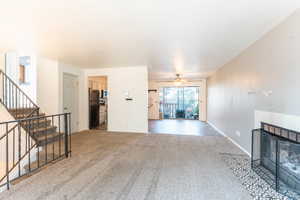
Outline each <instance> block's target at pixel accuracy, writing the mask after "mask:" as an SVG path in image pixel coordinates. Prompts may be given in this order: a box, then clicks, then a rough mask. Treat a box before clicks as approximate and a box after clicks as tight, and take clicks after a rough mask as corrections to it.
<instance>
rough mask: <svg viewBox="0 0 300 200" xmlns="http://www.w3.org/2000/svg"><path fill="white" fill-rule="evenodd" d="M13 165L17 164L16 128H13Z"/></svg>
mask: <svg viewBox="0 0 300 200" xmlns="http://www.w3.org/2000/svg"><path fill="white" fill-rule="evenodd" d="M13 165H15V128H14V129H13Z"/></svg>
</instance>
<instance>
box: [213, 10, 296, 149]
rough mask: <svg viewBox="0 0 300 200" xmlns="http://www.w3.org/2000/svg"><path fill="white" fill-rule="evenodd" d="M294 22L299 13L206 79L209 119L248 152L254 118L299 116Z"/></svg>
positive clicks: (284, 118)
mask: <svg viewBox="0 0 300 200" xmlns="http://www.w3.org/2000/svg"><path fill="white" fill-rule="evenodd" d="M299 21H300V10H298V11H297V12H296V13H294V14H293V15H292V16H290V17H289V18H287V19H286V20H285V21H284V22H283V23H282V24H280V25H279V26H277V27H276V28H275V29H274V30H272V31H271V32H269V33H268V34H266V35H265V36H264V37H262V38H261V39H260V40H258V41H257V42H255V43H254V44H253V45H252V46H250V47H249V48H248V49H246V50H245V51H244V52H243V53H242V54H241V55H239V56H237V57H236V58H235V59H233V60H232V61H230V62H229V63H228V64H226V65H225V66H223V67H222V68H221V69H220V70H219V71H217V72H216V73H215V74H214V75H213V76H212V77H210V78H209V79H208V120H209V121H210V122H211V123H212V124H213V125H215V126H216V127H217V128H218V129H220V130H221V131H222V132H224V133H225V134H226V135H227V136H229V137H230V138H231V139H232V140H234V141H235V142H236V143H237V144H239V145H240V146H241V147H243V148H244V149H245V150H246V151H248V152H250V150H251V129H253V128H254V127H255V126H254V124H255V123H256V124H257V122H255V118H256V120H258V119H260V120H267V121H268V122H270V123H272V122H274V123H279V122H280V121H278V119H281V120H283V121H286V120H291V119H293V117H285V116H284V117H283V116H282V117H278V113H279V114H281V115H282V114H283V115H293V116H300V107H299V99H300V95H299V88H300V79H299V74H300V56H299V52H300V45H299V44H300V26H299ZM269 91H272V92H269ZM257 110H259V111H263V112H266V113H267V114H266V113H260V114H257V113H256V116H255V111H257ZM270 113H271V114H270ZM274 113H275V114H274ZM283 121H282V122H280V123H279V125H280V124H289V123H286V122H284V123H283ZM292 123H295V120H293V121H292ZM286 128H293V126H290V127H286ZM238 132H240V134H238Z"/></svg>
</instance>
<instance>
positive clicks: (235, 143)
mask: <svg viewBox="0 0 300 200" xmlns="http://www.w3.org/2000/svg"><path fill="white" fill-rule="evenodd" d="M207 123H208V124H209V125H210V126H211V127H213V128H214V129H215V130H216V131H217V132H218V133H220V134H221V135H223V136H224V137H225V138H227V139H228V140H229V141H230V142H232V143H233V144H234V145H235V146H237V147H238V148H239V149H241V150H242V151H243V152H244V153H246V154H247V155H248V156H249V157H250V158H251V154H250V153H249V152H248V151H247V150H246V149H244V148H243V147H242V146H241V145H239V144H238V143H237V142H236V141H234V140H233V139H232V138H231V137H229V136H227V135H226V134H225V133H224V132H223V131H221V129H219V128H218V127H216V126H215V125H214V124H213V123H211V122H210V121H208V120H207Z"/></svg>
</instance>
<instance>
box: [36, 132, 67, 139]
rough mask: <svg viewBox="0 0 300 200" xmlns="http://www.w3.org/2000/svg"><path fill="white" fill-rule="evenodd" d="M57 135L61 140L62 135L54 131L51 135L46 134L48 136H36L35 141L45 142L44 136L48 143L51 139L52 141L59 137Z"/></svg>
mask: <svg viewBox="0 0 300 200" xmlns="http://www.w3.org/2000/svg"><path fill="white" fill-rule="evenodd" d="M59 135H60V137H62V138H63V137H64V133H59V132H56V131H55V132H53V133H48V134H45V135H41V136H38V137H36V139H37V140H38V141H44V140H46V136H47V140H48V139H49V141H50V140H51V139H53V138H55V137H59Z"/></svg>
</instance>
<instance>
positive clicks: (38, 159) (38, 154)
mask: <svg viewBox="0 0 300 200" xmlns="http://www.w3.org/2000/svg"><path fill="white" fill-rule="evenodd" d="M37 127H38V129H39V128H40V118H38V119H37ZM37 166H38V168H39V167H40V151H39V147H38V146H37Z"/></svg>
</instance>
